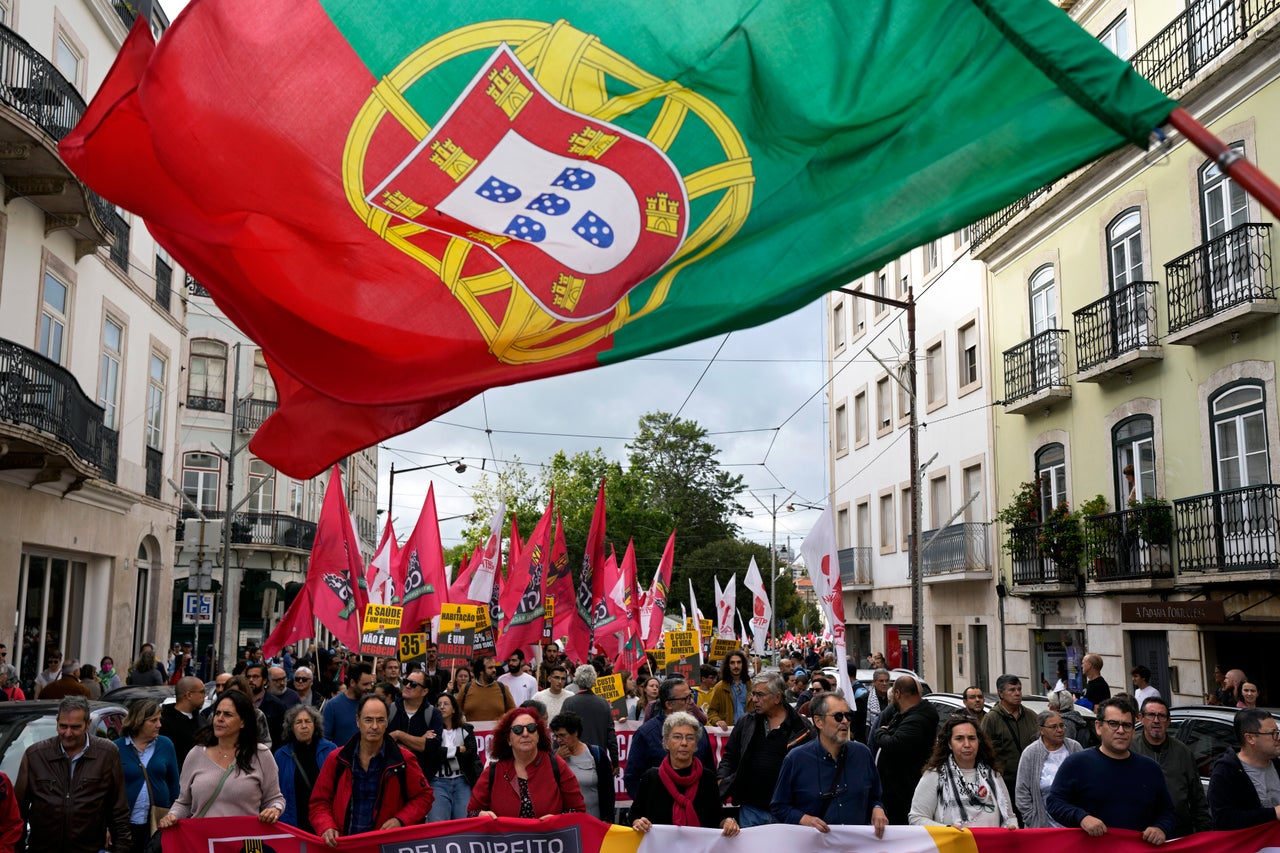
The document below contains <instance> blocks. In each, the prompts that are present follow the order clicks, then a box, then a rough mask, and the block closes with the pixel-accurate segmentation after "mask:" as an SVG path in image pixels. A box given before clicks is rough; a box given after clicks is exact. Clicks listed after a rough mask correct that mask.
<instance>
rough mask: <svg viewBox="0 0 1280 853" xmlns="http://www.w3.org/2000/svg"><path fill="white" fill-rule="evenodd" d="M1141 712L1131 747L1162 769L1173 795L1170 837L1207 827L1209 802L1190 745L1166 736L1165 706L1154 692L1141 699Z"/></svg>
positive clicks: (1209, 825)
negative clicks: (1140, 728)
mask: <svg viewBox="0 0 1280 853" xmlns="http://www.w3.org/2000/svg"><path fill="white" fill-rule="evenodd" d="M1141 715H1142V732H1141V734H1139V735H1136V736H1135V737H1134V739H1133V751H1134V752H1136V753H1138V754H1139V755H1145V756H1146V757H1147V758H1152V759H1155V762H1156V763H1157V764H1159V765H1160V769H1161V770H1162V771H1164V781H1165V784H1167V785H1168V786H1169V796H1170V797H1171V798H1172V799H1173V811H1174V815H1175V817H1174V824H1173V834H1174V837H1176V838H1182V837H1183V836H1186V835H1190V834H1191V833H1193V832H1204V831H1206V830H1208V829H1211V828H1212V826H1213V824H1212V822H1211V821H1210V820H1209V803H1208V802H1207V801H1206V800H1205V795H1204V785H1202V784H1200V771H1199V770H1198V769H1197V768H1196V759H1195V756H1194V755H1192V754H1191V747H1189V746H1187V745H1186V744H1185V743H1183V742H1182V741H1180V740H1178V739H1177V738H1176V737H1169V706H1168V705H1167V704H1165V701H1164V700H1163V699H1161V698H1160V697H1159V696H1158V695H1157V696H1149V697H1147V698H1146V699H1145V700H1143V702H1142V711H1141Z"/></svg>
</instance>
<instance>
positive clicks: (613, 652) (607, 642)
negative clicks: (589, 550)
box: [593, 543, 635, 660]
mask: <svg viewBox="0 0 1280 853" xmlns="http://www.w3.org/2000/svg"><path fill="white" fill-rule="evenodd" d="M627 549H628V550H627V551H626V552H624V553H623V561H624V562H625V561H626V554H627V553H631V554H632V559H633V560H634V559H635V555H634V551H632V550H631V545H630V543H628V545H627ZM600 574H601V582H602V583H603V584H605V585H606V586H605V589H606V590H608V591H607V592H606V593H605V594H604V595H603V596H601V597H600V598H599V599H598V600H597V602H596V609H595V621H594V623H593V627H594V628H595V648H596V649H597V650H598V651H599V653H600V654H602V655H604V656H605V657H606V658H608V659H609V660H614V659H615V658H616V657H617V656H618V653H619V652H620V651H621V650H622V644H623V642H624V641H625V640H626V638H627V630H628V626H629V624H630V623H629V622H628V620H627V585H626V581H625V580H624V578H623V573H622V563H619V562H618V555H617V553H616V552H615V551H614V550H613V546H610V547H609V557H608V559H606V560H605V561H604V567H603V571H602V572H601V573H600Z"/></svg>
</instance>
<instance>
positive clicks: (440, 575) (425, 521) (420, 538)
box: [396, 483, 448, 633]
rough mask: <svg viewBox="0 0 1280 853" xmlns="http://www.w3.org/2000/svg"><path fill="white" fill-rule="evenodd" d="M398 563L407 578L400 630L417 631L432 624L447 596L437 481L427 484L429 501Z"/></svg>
mask: <svg viewBox="0 0 1280 853" xmlns="http://www.w3.org/2000/svg"><path fill="white" fill-rule="evenodd" d="M397 563H398V564H399V567H398V569H397V572H396V573H397V574H398V575H399V576H400V577H402V578H404V582H403V586H402V587H401V588H400V589H401V596H400V603H401V605H402V606H403V607H404V613H403V615H402V617H401V620H400V630H401V631H406V632H409V633H416V632H417V631H419V630H421V626H422V624H423V623H430V622H431V619H432V617H434V616H438V615H439V614H440V605H441V604H442V603H444V601H445V600H446V598H447V593H446V590H447V588H448V584H447V583H446V581H445V573H444V549H443V547H442V546H441V543H440V524H439V522H438V521H437V520H436V494H435V484H434V483H433V484H432V485H430V486H428V487H427V500H426V501H425V502H424V503H423V504H422V512H421V514H419V515H418V523H417V524H416V525H414V528H413V533H412V534H410V535H409V539H408V541H406V542H405V543H404V547H403V548H401V549H400V552H399V554H398V556H397ZM429 630H430V629H429V628H428V631H429Z"/></svg>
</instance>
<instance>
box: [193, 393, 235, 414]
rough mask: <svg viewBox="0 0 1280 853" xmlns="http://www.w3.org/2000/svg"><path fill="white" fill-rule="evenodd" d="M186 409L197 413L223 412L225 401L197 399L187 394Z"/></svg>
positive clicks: (210, 398)
mask: <svg viewBox="0 0 1280 853" xmlns="http://www.w3.org/2000/svg"><path fill="white" fill-rule="evenodd" d="M187 408H188V409H193V410H195V411H197V412H225V411H226V410H227V401H226V400H224V399H222V398H221V397H197V396H194V395H192V394H188V395H187Z"/></svg>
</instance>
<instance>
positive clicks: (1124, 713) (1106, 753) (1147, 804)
mask: <svg viewBox="0 0 1280 853" xmlns="http://www.w3.org/2000/svg"><path fill="white" fill-rule="evenodd" d="M1097 714H1098V718H1097V720H1096V721H1095V723H1094V726H1095V728H1096V730H1097V732H1098V738H1099V739H1100V741H1101V746H1099V747H1097V748H1096V749H1086V750H1083V751H1082V752H1077V753H1075V754H1073V755H1069V756H1067V758H1066V760H1065V761H1063V762H1062V767H1061V768H1059V770H1058V775H1057V777H1055V778H1054V780H1053V788H1052V789H1051V790H1050V791H1049V796H1048V798H1047V799H1046V800H1045V806H1046V807H1047V808H1048V810H1049V816H1050V817H1052V818H1053V819H1054V820H1056V821H1057V822H1058V823H1060V824H1062V825H1063V826H1078V827H1080V828H1081V829H1083V830H1084V831H1085V832H1087V833H1089V834H1090V835H1092V836H1095V837H1096V836H1099V835H1104V834H1105V833H1106V832H1107V830H1108V829H1109V828H1111V827H1115V828H1118V829H1132V830H1136V831H1138V832H1141V833H1142V839H1143V840H1144V841H1146V842H1147V843H1149V844H1163V843H1164V842H1165V839H1166V838H1167V837H1168V836H1169V835H1170V834H1172V832H1173V825H1174V813H1173V800H1172V798H1170V796H1169V787H1168V785H1167V784H1166V783H1165V780H1164V773H1163V772H1162V771H1161V770H1160V765H1159V764H1157V763H1156V762H1155V761H1153V760H1151V759H1150V758H1147V757H1146V756H1145V755H1138V754H1137V753H1135V752H1130V751H1129V746H1130V745H1131V744H1132V743H1133V718H1134V711H1133V705H1132V704H1131V703H1130V702H1129V699H1128V697H1127V696H1114V697H1112V698H1110V699H1107V700H1106V701H1104V702H1102V703H1100V704H1099V705H1098V707H1097Z"/></svg>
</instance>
